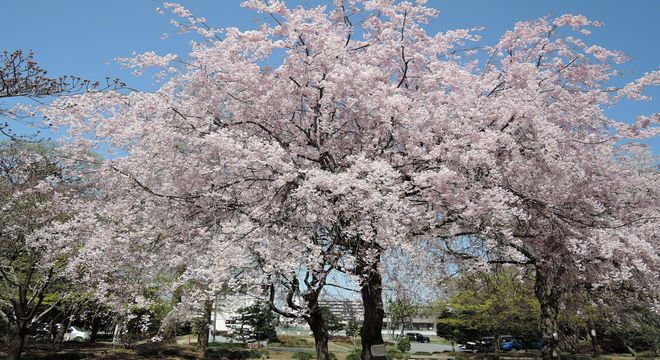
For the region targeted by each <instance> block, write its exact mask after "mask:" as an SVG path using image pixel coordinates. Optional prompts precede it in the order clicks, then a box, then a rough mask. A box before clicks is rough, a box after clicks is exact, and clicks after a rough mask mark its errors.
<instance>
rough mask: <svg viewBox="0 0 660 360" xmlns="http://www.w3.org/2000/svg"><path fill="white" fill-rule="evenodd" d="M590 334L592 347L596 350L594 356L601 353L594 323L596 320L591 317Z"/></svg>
mask: <svg viewBox="0 0 660 360" xmlns="http://www.w3.org/2000/svg"><path fill="white" fill-rule="evenodd" d="M588 325H589V336H590V337H591V347H592V350H593V352H594V357H598V356H599V355H600V346H598V337H597V334H596V326H595V325H594V320H593V319H589V324H588Z"/></svg>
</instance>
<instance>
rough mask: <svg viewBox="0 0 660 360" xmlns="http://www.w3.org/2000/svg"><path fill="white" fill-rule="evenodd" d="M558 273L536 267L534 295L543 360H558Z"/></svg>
mask: <svg viewBox="0 0 660 360" xmlns="http://www.w3.org/2000/svg"><path fill="white" fill-rule="evenodd" d="M558 275H559V274H558V272H554V274H553V273H552V271H551V270H549V269H548V268H546V267H543V266H539V265H537V266H536V282H535V283H534V293H535V294H536V298H537V299H538V301H539V304H540V305H541V324H540V330H541V334H542V336H543V342H544V344H543V348H542V349H541V355H542V357H543V360H552V359H559V323H558V317H559V298H560V291H559V284H558V281H559V279H558Z"/></svg>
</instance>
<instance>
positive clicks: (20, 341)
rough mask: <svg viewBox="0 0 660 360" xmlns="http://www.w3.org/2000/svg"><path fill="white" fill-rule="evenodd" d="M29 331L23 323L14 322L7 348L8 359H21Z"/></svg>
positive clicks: (10, 328) (10, 329) (11, 326)
mask: <svg viewBox="0 0 660 360" xmlns="http://www.w3.org/2000/svg"><path fill="white" fill-rule="evenodd" d="M26 335H27V331H26V329H25V326H23V325H22V324H12V325H10V327H9V336H10V338H9V344H8V348H7V360H20V359H21V355H22V354H23V347H24V346H25V336H26Z"/></svg>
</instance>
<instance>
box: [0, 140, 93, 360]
mask: <svg viewBox="0 0 660 360" xmlns="http://www.w3.org/2000/svg"><path fill="white" fill-rule="evenodd" d="M70 170H72V169H69V168H66V167H64V166H63V164H62V162H61V161H60V158H59V157H58V156H57V151H56V150H54V149H53V148H52V147H49V146H47V144H44V143H40V144H26V143H24V142H10V141H7V142H2V143H0V204H1V205H2V206H1V207H0V216H2V223H0V245H1V246H0V249H1V250H0V321H3V322H7V324H8V325H9V326H8V328H9V346H8V351H7V356H8V357H7V358H8V359H20V357H21V353H22V351H23V347H24V344H25V337H26V335H27V334H28V332H29V331H30V330H31V329H32V328H33V326H34V324H35V323H37V322H38V321H39V320H40V319H41V318H42V317H44V316H45V315H47V314H48V313H49V312H50V311H52V310H53V309H54V308H55V307H56V306H57V305H58V304H59V303H60V301H62V300H64V299H65V298H66V296H67V293H68V292H71V290H72V286H73V283H71V282H68V281H65V279H66V278H67V275H68V269H67V258H68V257H69V256H74V254H75V251H76V248H77V244H76V242H75V241H76V239H77V237H69V236H66V234H67V233H68V232H69V230H70V229H71V228H72V227H74V226H75V221H72V222H69V219H70V218H71V217H72V214H73V208H74V205H73V204H74V203H75V198H76V197H81V196H84V192H85V188H86V187H85V185H84V183H83V182H81V181H79V178H78V177H77V175H73V174H75V173H77V171H70ZM76 233H77V231H76ZM53 291H57V292H58V293H59V296H60V300H59V301H56V302H55V303H51V304H48V305H47V306H42V305H46V304H45V303H44V299H45V297H46V295H47V294H48V293H51V292H53Z"/></svg>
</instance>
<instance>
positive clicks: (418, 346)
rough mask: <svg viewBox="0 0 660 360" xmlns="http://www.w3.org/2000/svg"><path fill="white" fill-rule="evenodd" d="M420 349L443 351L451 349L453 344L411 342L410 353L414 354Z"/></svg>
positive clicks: (431, 351) (430, 351)
mask: <svg viewBox="0 0 660 360" xmlns="http://www.w3.org/2000/svg"><path fill="white" fill-rule="evenodd" d="M418 351H425V352H429V353H433V352H434V351H436V352H442V351H451V345H441V344H431V343H424V344H423V343H418V342H411V343H410V353H411V354H414V353H416V352H418Z"/></svg>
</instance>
